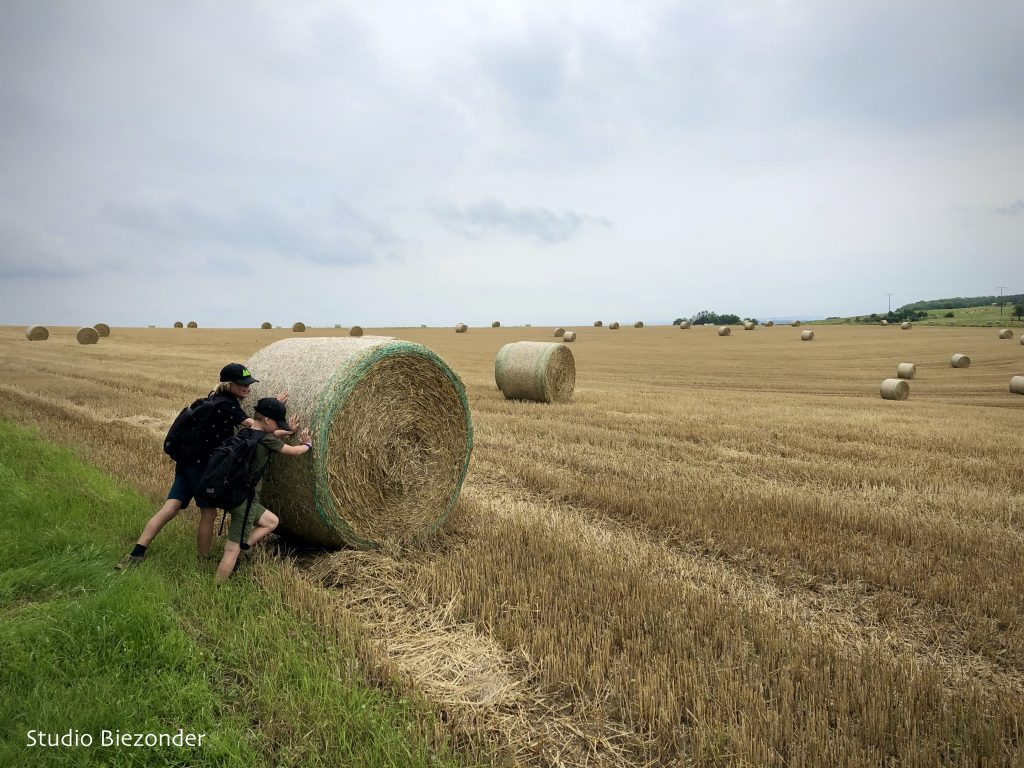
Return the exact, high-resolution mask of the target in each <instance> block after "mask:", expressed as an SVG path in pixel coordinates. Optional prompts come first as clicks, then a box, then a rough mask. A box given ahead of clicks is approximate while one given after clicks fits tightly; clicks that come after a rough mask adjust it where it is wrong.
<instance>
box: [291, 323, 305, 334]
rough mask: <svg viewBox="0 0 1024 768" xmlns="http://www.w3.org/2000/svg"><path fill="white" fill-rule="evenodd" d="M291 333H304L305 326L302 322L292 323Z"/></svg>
mask: <svg viewBox="0 0 1024 768" xmlns="http://www.w3.org/2000/svg"><path fill="white" fill-rule="evenodd" d="M292 331H293V332H295V333H305V332H306V324H305V323H303V322H298V323H292Z"/></svg>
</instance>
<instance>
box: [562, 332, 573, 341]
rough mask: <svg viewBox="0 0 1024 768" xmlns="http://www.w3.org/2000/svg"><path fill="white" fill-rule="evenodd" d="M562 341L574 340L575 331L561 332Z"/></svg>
mask: <svg viewBox="0 0 1024 768" xmlns="http://www.w3.org/2000/svg"><path fill="white" fill-rule="evenodd" d="M562 341H565V342H570V341H576V331H566V332H565V333H563V334H562Z"/></svg>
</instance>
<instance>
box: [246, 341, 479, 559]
mask: <svg viewBox="0 0 1024 768" xmlns="http://www.w3.org/2000/svg"><path fill="white" fill-rule="evenodd" d="M247 366H248V368H249V370H251V371H253V372H254V374H255V375H256V376H257V377H258V378H259V383H257V384H254V385H253V387H252V391H251V393H250V396H249V397H247V398H246V400H245V401H244V402H245V404H246V407H247V408H249V409H251V407H252V406H253V405H254V404H255V403H256V402H257V401H258V400H259V399H260V398H261V397H267V396H272V395H273V394H274V393H276V392H282V391H287V392H288V415H289V417H298V418H299V419H300V420H301V423H302V424H303V425H304V426H308V427H309V428H310V430H311V432H312V433H313V450H312V452H311V455H310V456H307V457H299V458H292V459H290V460H289V459H288V458H287V457H277V458H275V459H274V460H272V461H271V462H270V465H269V467H268V469H267V474H266V477H265V480H264V485H263V491H262V496H261V501H262V502H263V504H264V505H265V506H266V507H267V508H268V509H271V510H273V511H274V513H275V514H277V515H278V517H280V519H281V526H280V527H279V528H278V530H279V531H281V532H283V533H286V534H290V535H292V536H294V537H296V538H299V539H302V540H305V541H307V542H311V543H313V544H317V545H320V546H326V547H337V546H342V545H346V544H347V545H350V546H355V547H360V548H372V547H376V546H378V545H380V544H382V543H384V542H386V541H405V540H408V539H410V538H412V537H416V536H420V535H423V534H426V533H430V532H432V531H433V530H435V529H436V528H437V527H438V526H440V525H441V524H442V523H443V522H444V520H445V518H447V516H448V513H449V511H450V510H451V508H452V506H453V505H454V504H455V501H456V500H457V499H458V496H459V491H460V489H461V488H462V482H463V480H464V479H465V475H466V469H467V468H468V466H469V457H470V452H471V450H472V445H473V427H472V421H471V418H470V413H469V405H468V402H467V400H466V392H465V388H464V387H463V385H462V381H461V380H460V379H459V377H458V376H457V375H456V374H455V373H454V372H453V371H452V370H451V368H450V367H449V366H448V365H447V364H446V363H445V361H444V360H442V359H441V358H440V357H438V356H437V355H436V354H435V353H434V352H432V351H431V350H429V349H427V348H426V347H424V346H422V345H420V344H413V343H411V342H408V341H399V340H396V339H387V338H382V337H366V338H361V339H353V338H338V337H317V336H314V337H311V338H289V339H285V340H283V341H278V342H275V343H274V344H270V345H269V346H267V347H264V348H263V349H261V350H259V351H258V352H257V353H256V354H254V355H253V356H252V357H250V358H249V360H248V361H247ZM249 413H250V415H251V410H250V411H249Z"/></svg>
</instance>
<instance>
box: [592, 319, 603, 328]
mask: <svg viewBox="0 0 1024 768" xmlns="http://www.w3.org/2000/svg"><path fill="white" fill-rule="evenodd" d="M602 325H604V322H603V321H601V320H595V321H594V327H595V328H600V327H601V326H602Z"/></svg>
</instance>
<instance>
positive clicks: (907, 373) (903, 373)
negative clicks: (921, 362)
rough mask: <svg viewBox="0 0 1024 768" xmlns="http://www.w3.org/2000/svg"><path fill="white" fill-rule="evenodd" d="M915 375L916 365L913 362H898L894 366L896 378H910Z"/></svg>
mask: <svg viewBox="0 0 1024 768" xmlns="http://www.w3.org/2000/svg"><path fill="white" fill-rule="evenodd" d="M916 375H917V366H916V365H914V363H900V364H899V365H897V366H896V378H897V379H912V378H914V376H916Z"/></svg>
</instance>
